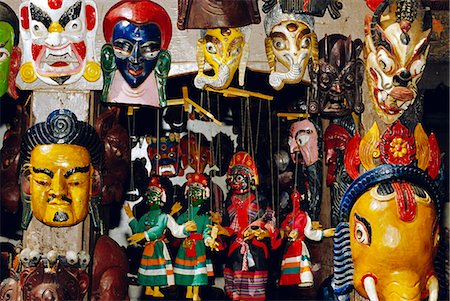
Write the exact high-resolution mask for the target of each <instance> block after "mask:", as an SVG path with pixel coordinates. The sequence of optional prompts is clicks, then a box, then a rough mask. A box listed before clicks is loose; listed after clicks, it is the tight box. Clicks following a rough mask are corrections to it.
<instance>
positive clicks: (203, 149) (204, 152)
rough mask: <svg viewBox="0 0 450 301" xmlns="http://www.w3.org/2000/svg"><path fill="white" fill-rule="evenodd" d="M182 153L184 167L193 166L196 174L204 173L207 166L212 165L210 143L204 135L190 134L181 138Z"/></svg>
mask: <svg viewBox="0 0 450 301" xmlns="http://www.w3.org/2000/svg"><path fill="white" fill-rule="evenodd" d="M180 144H181V151H182V160H183V166H184V168H185V169H186V168H187V167H188V166H191V167H192V168H193V169H194V170H195V172H197V173H202V172H203V171H204V170H205V168H206V165H208V164H209V165H211V163H212V162H211V151H210V148H209V143H208V141H207V140H206V138H205V136H204V135H203V134H201V133H200V134H196V133H192V132H189V135H187V136H184V137H183V138H181V142H180Z"/></svg>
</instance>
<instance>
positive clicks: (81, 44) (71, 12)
mask: <svg viewBox="0 0 450 301" xmlns="http://www.w3.org/2000/svg"><path fill="white" fill-rule="evenodd" d="M19 11H20V33H21V38H22V42H23V51H24V55H23V58H22V66H21V68H20V77H21V79H22V81H23V82H25V83H33V82H34V81H36V79H38V78H39V79H40V80H41V81H42V82H44V83H46V84H48V85H53V86H59V85H68V84H72V83H75V82H77V81H79V80H80V78H81V77H84V79H85V80H86V81H88V82H96V81H97V80H99V79H100V77H101V70H100V66H99V64H98V63H97V62H96V61H95V33H96V30H97V25H98V15H97V6H96V4H95V2H94V1H92V0H60V1H49V0H28V1H24V2H22V4H21V5H20V8H19Z"/></svg>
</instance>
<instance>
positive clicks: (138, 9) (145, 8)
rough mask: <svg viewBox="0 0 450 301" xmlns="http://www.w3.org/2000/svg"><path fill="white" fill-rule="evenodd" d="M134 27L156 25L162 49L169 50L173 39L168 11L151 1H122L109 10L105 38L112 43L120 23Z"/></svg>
mask: <svg viewBox="0 0 450 301" xmlns="http://www.w3.org/2000/svg"><path fill="white" fill-rule="evenodd" d="M124 20H125V21H128V22H130V23H132V24H134V25H138V26H139V25H145V24H149V23H153V24H156V25H157V26H158V28H159V30H160V31H161V49H167V48H168V46H169V42H170V39H171V38H172V22H170V17H169V15H168V14H167V12H166V10H165V9H164V8H163V7H162V6H161V5H159V4H157V3H154V2H152V1H150V0H125V1H120V2H119V3H117V4H115V5H114V6H113V7H111V8H110V9H109V11H108V12H107V13H106V15H105V18H104V20H103V36H104V37H105V40H106V42H107V43H110V42H111V39H112V35H113V30H114V26H115V25H116V24H117V23H119V22H120V21H124Z"/></svg>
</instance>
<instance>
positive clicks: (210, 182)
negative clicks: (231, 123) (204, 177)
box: [199, 91, 214, 211]
mask: <svg viewBox="0 0 450 301" xmlns="http://www.w3.org/2000/svg"><path fill="white" fill-rule="evenodd" d="M206 104H207V108H208V111H209V112H211V94H210V93H209V91H208V92H207V93H206ZM209 132H210V135H211V143H210V144H209V153H210V160H211V165H210V168H211V166H213V165H214V164H213V162H212V161H213V160H214V159H213V158H214V143H213V136H212V122H211V121H210V122H209ZM199 161H200V156H199ZM209 210H211V211H213V182H212V178H211V177H210V179H209Z"/></svg>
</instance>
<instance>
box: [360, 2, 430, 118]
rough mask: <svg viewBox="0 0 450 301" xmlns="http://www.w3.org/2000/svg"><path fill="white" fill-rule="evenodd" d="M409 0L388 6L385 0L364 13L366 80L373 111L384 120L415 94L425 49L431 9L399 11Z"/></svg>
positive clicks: (396, 115)
mask: <svg viewBox="0 0 450 301" xmlns="http://www.w3.org/2000/svg"><path fill="white" fill-rule="evenodd" d="M409 2H410V1H398V2H397V3H395V4H393V5H392V6H391V7H390V5H389V1H387V0H386V1H384V2H382V3H381V4H380V5H379V6H378V8H377V9H376V11H375V13H374V15H373V16H367V17H366V25H365V35H366V42H365V48H364V56H365V59H366V72H367V83H368V86H369V91H370V95H371V100H372V102H373V104H374V107H375V111H376V113H377V114H378V116H379V117H380V118H381V119H382V120H383V122H385V123H388V124H390V123H393V122H394V121H395V120H397V119H398V118H399V117H400V116H401V115H402V114H403V113H404V111H405V110H407V109H408V107H409V106H410V105H411V104H412V103H413V102H414V101H415V99H416V98H417V96H418V94H419V92H418V88H417V84H418V82H419V80H420V78H421V77H422V74H423V71H424V69H425V63H426V59H427V55H428V50H429V44H428V42H429V36H430V33H431V12H430V11H429V10H426V11H425V12H424V11H418V10H417V7H412V8H411V7H410V8H409V10H408V11H409V13H406V12H402V11H403V8H404V6H403V5H404V4H406V3H409ZM416 2H417V1H416ZM394 8H397V14H396V13H395V12H394V11H392V10H393V9H394ZM389 9H390V10H389ZM386 10H388V11H387V12H386V13H385V11H386ZM398 10H400V12H399V11H398Z"/></svg>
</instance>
